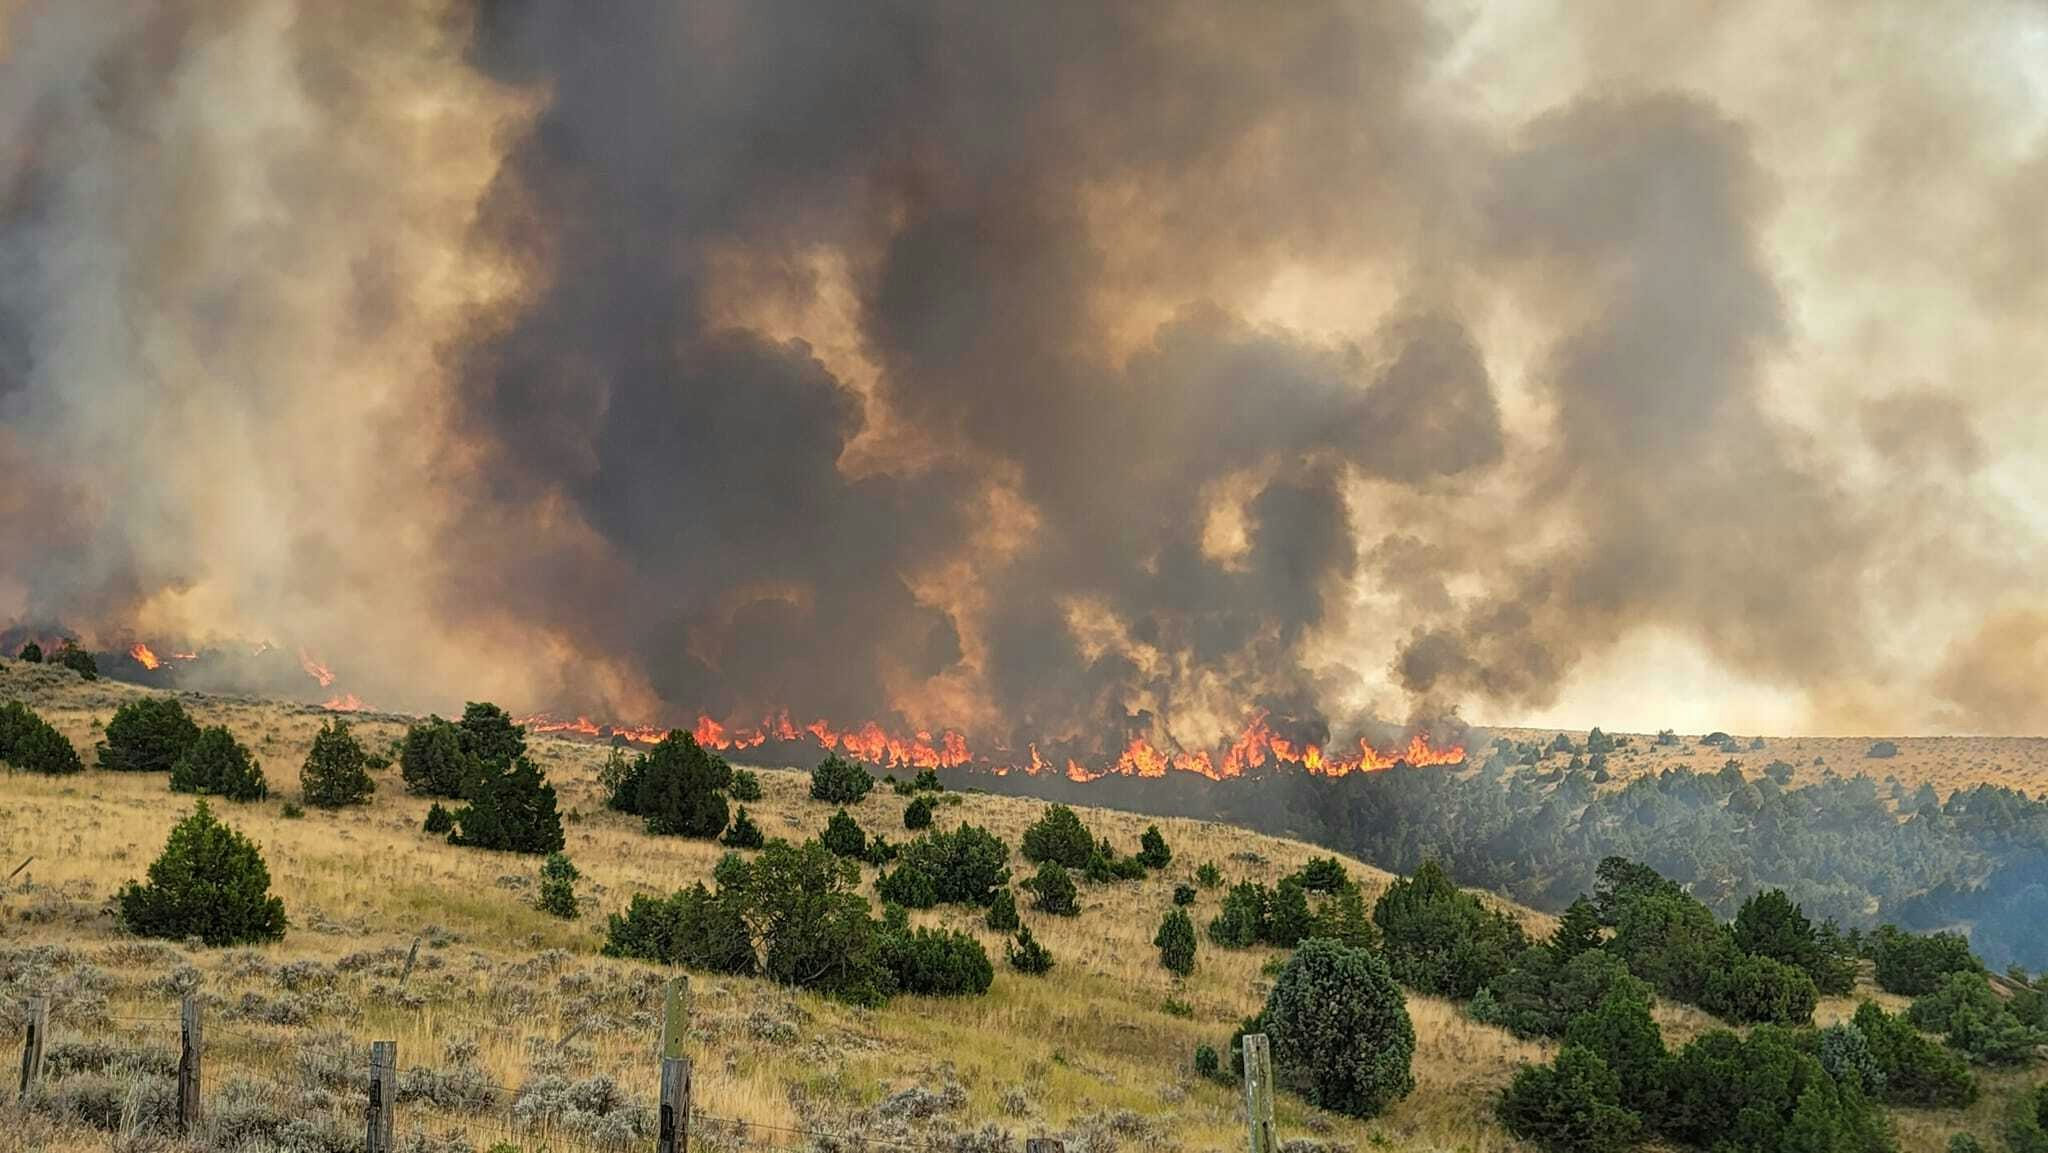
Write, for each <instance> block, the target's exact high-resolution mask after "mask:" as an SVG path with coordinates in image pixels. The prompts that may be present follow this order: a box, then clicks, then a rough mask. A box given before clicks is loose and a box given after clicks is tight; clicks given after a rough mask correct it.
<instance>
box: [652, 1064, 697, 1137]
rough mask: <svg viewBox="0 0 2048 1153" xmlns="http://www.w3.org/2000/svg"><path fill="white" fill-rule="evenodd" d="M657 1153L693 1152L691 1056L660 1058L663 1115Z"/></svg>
mask: <svg viewBox="0 0 2048 1153" xmlns="http://www.w3.org/2000/svg"><path fill="white" fill-rule="evenodd" d="M659 1124H660V1128H659V1129H658V1130H657V1131H656V1134H655V1143H654V1149H655V1153H690V1059H689V1058H688V1057H663V1058H662V1059H661V1118H660V1122H659Z"/></svg>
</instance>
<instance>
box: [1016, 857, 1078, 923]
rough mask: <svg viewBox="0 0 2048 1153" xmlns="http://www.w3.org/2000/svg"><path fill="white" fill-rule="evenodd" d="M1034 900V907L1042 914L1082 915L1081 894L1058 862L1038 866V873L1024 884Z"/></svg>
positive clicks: (1064, 868) (1060, 915)
mask: <svg viewBox="0 0 2048 1153" xmlns="http://www.w3.org/2000/svg"><path fill="white" fill-rule="evenodd" d="M1022 887H1023V888H1025V889H1028V890H1030V892H1031V895H1032V897H1033V898H1034V901H1033V906H1034V907H1035V908H1037V909H1038V911H1039V912H1041V913H1051V914H1053V915H1055V916H1059V917H1073V916H1078V915H1080V912H1081V901H1080V892H1079V890H1077V889H1076V888H1075V887H1074V878H1073V877H1072V876H1071V875H1070V874H1068V872H1067V870H1066V867H1065V866H1063V865H1061V864H1060V863H1059V862H1058V861H1047V862H1045V863H1044V864H1042V865H1040V866H1038V873H1037V874H1036V875H1035V876H1033V877H1032V878H1031V879H1030V880H1027V881H1025V882H1024V883H1023V886H1022Z"/></svg>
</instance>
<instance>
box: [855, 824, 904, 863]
mask: <svg viewBox="0 0 2048 1153" xmlns="http://www.w3.org/2000/svg"><path fill="white" fill-rule="evenodd" d="M901 855H902V850H901V849H899V848H897V847H896V846H895V845H892V844H890V843H889V838H887V837H885V836H883V835H882V834H880V833H876V834H875V835H874V836H872V837H869V838H868V846H867V849H866V851H864V852H862V853H861V855H860V859H861V860H863V861H866V862H867V863H868V864H870V865H873V866H875V867H876V868H881V867H882V866H883V865H886V864H888V863H889V862H891V861H893V860H895V859H896V858H897V857H899V856H901Z"/></svg>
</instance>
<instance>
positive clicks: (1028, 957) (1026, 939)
mask: <svg viewBox="0 0 2048 1153" xmlns="http://www.w3.org/2000/svg"><path fill="white" fill-rule="evenodd" d="M1047 864H1048V865H1049V866H1051V867H1054V868H1057V867H1058V866H1057V864H1056V863H1054V862H1047ZM1009 959H1010V967H1011V968H1012V969H1015V970H1017V971H1018V972H1019V973H1031V974H1034V975H1036V974H1041V973H1048V972H1051V971H1052V952H1051V951H1050V950H1048V949H1047V948H1046V947H1045V946H1044V945H1041V944H1039V943H1038V939H1037V938H1035V937H1033V936H1032V935H1031V926H1029V925H1021V926H1019V927H1018V929H1017V939H1016V941H1014V942H1013V943H1012V944H1011V945H1010V948H1009Z"/></svg>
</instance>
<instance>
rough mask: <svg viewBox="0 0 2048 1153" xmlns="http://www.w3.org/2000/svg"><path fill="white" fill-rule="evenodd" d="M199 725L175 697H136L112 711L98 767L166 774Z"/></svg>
mask: <svg viewBox="0 0 2048 1153" xmlns="http://www.w3.org/2000/svg"><path fill="white" fill-rule="evenodd" d="M198 739H199V726H198V724H196V723H195V722H194V721H193V720H192V718H191V716H189V715H188V714H187V713H186V712H185V706H184V705H182V704H180V703H178V700H177V698H175V697H137V698H136V699H134V700H132V701H129V702H128V703H126V704H124V705H122V706H121V707H120V708H118V709H115V710H114V717H113V719H112V720H110V721H108V722H107V730H106V741H105V742H104V743H102V744H101V745H100V747H99V759H100V767H101V768H103V769H113V770H115V771H117V772H128V773H167V772H170V771H171V766H172V765H174V764H176V763H177V761H178V758H179V757H181V756H183V755H185V750H186V749H189V748H191V747H192V742H193V741H196V740H198Z"/></svg>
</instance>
